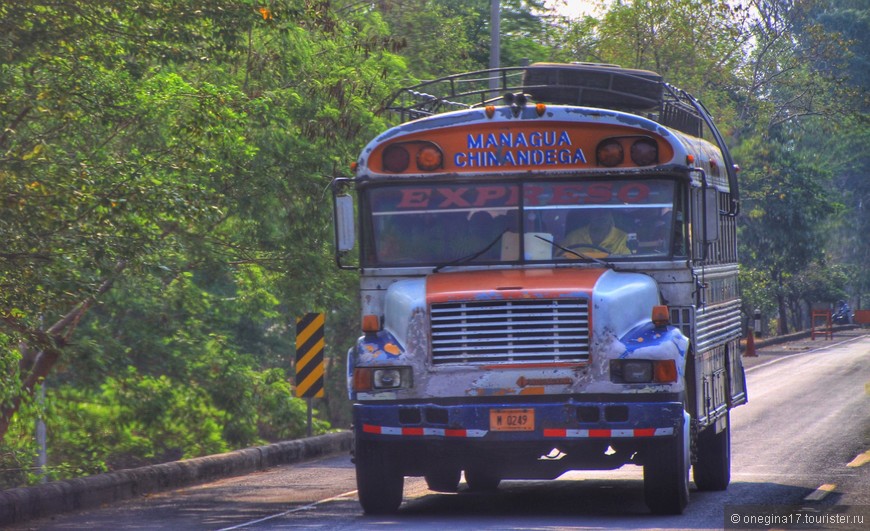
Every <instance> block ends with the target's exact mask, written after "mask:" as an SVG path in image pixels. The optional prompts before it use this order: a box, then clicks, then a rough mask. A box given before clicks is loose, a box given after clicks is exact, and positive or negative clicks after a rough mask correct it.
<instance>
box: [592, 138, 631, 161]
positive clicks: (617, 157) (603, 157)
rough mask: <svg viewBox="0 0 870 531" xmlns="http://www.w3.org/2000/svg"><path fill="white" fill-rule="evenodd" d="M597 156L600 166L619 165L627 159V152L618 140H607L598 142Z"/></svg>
mask: <svg viewBox="0 0 870 531" xmlns="http://www.w3.org/2000/svg"><path fill="white" fill-rule="evenodd" d="M595 158H596V160H597V161H598V165H599V166H606V167H608V168H610V167H613V166H618V165H620V164H622V161H623V160H625V152H624V151H623V149H622V144H620V143H619V142H618V141H616V140H605V141H603V142H601V143H600V144H598V149H596V150H595Z"/></svg>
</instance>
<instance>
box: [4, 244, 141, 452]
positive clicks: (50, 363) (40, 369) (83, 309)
mask: <svg viewBox="0 0 870 531" xmlns="http://www.w3.org/2000/svg"><path fill="white" fill-rule="evenodd" d="M126 267H127V262H126V261H121V262H118V264H116V265H115V269H114V271H113V272H112V275H111V276H110V277H109V278H108V279H106V280H104V281H103V283H102V284H101V285H100V287H99V288H97V291H96V292H94V294H93V295H91V296H90V297H88V298H87V299H85V300H83V301H81V302H80V303H78V304H77V305H76V306H75V308H73V309H72V310H71V311H70V312H69V313H67V314H66V315H64V316H63V317H61V318H60V319H59V320H58V321H57V322H56V323H54V324H53V325H51V326H50V327H49V328H48V330H45V331H43V330H34V329H32V328H29V327H27V326H25V325H23V324H22V323H21V322H19V321H18V320H17V319H15V318H13V317H4V318H3V322H4V323H5V324H6V326H7V327H9V328H11V329H13V330H15V331H16V332H18V333H19V334H20V335H21V336H23V337H24V338H25V342H23V343H22V344H21V345H20V346H19V349H20V350H21V354H22V356H21V364H20V370H21V376H20V377H21V392H20V394H19V395H18V396H17V397H16V398H15V399H14V400H12V403H11V404H9V405H7V406H6V407H3V408H2V409H0V440H3V438H4V437H5V436H6V432H7V431H9V425H10V423H11V422H12V417H14V416H15V413H17V412H18V408H19V407H21V400H22V399H23V397H25V396H32V395H33V391H34V390H35V389H36V386H37V385H38V384H39V383H40V382H42V380H44V379H45V377H46V376H48V373H50V372H51V369H52V368H54V365H55V364H56V363H57V360H59V359H60V357H61V355H62V353H63V347H64V346H65V345H66V344H67V343H68V342H69V338H70V337H71V336H72V334H73V332H75V329H76V328H77V327H78V325H79V322H81V320H82V317H84V316H85V314H86V313H87V312H88V310H89V309H90V308H91V306H92V305H93V304H94V303H95V302H96V301H97V298H98V297H100V296H101V295H103V294H104V293H106V292H107V291H109V289H111V287H112V284H114V282H115V279H116V278H117V277H118V275H120V274H121V272H123V271H124V269H126ZM34 353H36V354H34Z"/></svg>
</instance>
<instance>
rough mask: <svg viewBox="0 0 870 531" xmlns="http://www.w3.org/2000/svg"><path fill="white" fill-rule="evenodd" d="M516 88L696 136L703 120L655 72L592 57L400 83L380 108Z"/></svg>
mask: <svg viewBox="0 0 870 531" xmlns="http://www.w3.org/2000/svg"><path fill="white" fill-rule="evenodd" d="M490 85H494V86H495V88H494V89H493V88H491V86H490ZM517 92H519V93H523V94H526V95H528V96H530V97H531V98H532V99H533V100H535V101H537V102H542V103H553V104H560V105H577V106H582V107H596V108H602V109H611V110H616V111H627V112H631V113H635V114H644V115H645V116H647V117H648V118H650V119H653V120H655V121H657V122H659V123H661V124H662V125H665V126H668V127H672V128H674V129H677V130H680V131H683V132H685V133H688V134H691V135H694V136H700V132H701V130H702V124H703V123H704V120H703V118H702V117H701V116H700V115H699V113H698V112H697V111H696V110H695V108H694V106H693V105H692V104H691V103H690V102H688V101H685V98H683V97H682V96H681V93H682V91H679V90H678V89H674V88H673V87H671V86H670V85H668V84H666V83H664V82H663V81H662V77H661V76H660V75H658V74H656V73H655V72H650V71H648V70H633V69H628V68H620V67H618V66H615V65H606V64H597V63H570V64H561V63H534V64H531V65H529V66H517V67H504V68H494V69H490V70H476V71H474V72H466V73H462V74H453V75H450V76H445V77H441V78H438V79H433V80H430V81H424V82H423V83H420V84H418V85H414V86H412V87H408V88H404V89H401V90H400V91H399V92H397V93H396V94H395V95H394V96H393V98H392V100H391V101H390V103H389V104H388V105H387V107H386V108H387V110H390V111H393V112H395V113H397V114H398V115H399V116H400V120H401V121H403V122H404V121H409V120H416V119H418V118H425V117H427V116H432V115H435V114H440V113H443V112H449V111H456V110H461V109H471V108H474V107H480V106H484V105H487V104H490V103H499V102H500V101H501V98H502V96H503V95H504V94H505V93H517Z"/></svg>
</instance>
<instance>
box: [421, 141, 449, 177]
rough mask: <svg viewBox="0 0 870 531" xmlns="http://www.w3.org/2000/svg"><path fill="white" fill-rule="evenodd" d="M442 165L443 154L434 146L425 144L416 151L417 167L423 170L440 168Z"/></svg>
mask: <svg viewBox="0 0 870 531" xmlns="http://www.w3.org/2000/svg"><path fill="white" fill-rule="evenodd" d="M443 165H444V156H443V155H442V154H441V150H440V149H438V148H437V147H435V146H425V147H424V148H423V149H421V150H420V151H418V152H417V167H418V168H420V169H421V170H423V171H433V170H440V169H441V168H442V167H443Z"/></svg>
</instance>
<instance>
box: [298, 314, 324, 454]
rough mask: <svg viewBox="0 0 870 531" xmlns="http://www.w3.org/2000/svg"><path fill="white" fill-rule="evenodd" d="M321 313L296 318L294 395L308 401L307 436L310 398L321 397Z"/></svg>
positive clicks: (322, 321) (309, 418)
mask: <svg viewBox="0 0 870 531" xmlns="http://www.w3.org/2000/svg"><path fill="white" fill-rule="evenodd" d="M324 322H325V318H324V315H323V313H307V314H305V315H304V316H303V317H299V318H297V319H296V396H297V397H299V398H305V399H306V401H307V402H308V436H309V437H311V399H312V398H323V373H324V365H323V347H324V344H325V342H324V333H323V327H324Z"/></svg>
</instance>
